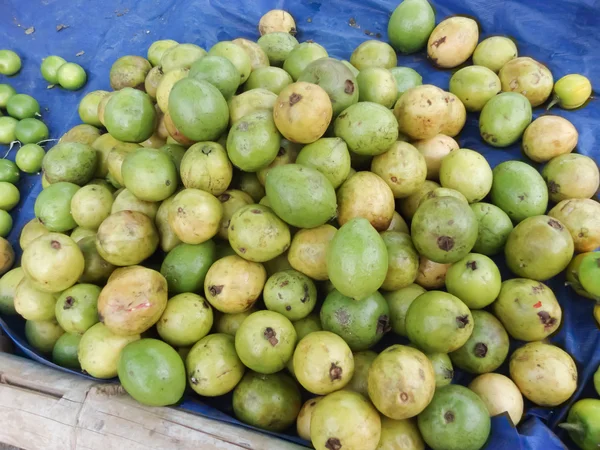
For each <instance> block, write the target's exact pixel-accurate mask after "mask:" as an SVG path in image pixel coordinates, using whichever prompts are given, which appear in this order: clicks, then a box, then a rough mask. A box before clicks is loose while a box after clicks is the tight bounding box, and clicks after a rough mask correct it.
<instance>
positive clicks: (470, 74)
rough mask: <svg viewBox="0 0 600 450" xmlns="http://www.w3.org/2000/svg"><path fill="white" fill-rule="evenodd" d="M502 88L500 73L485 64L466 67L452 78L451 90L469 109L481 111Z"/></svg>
mask: <svg viewBox="0 0 600 450" xmlns="http://www.w3.org/2000/svg"><path fill="white" fill-rule="evenodd" d="M500 90H501V87H500V78H498V75H496V74H495V73H494V72H493V71H491V70H490V69H488V68H487V67H483V66H468V67H464V68H462V69H460V70H459V71H458V72H456V73H455V74H454V75H452V78H450V92H452V93H453V94H454V95H456V96H457V97H458V98H459V99H460V101H461V102H462V103H463V104H464V105H465V108H466V109H467V111H481V109H482V108H483V107H484V106H485V104H486V103H487V102H488V100H489V99H490V98H492V97H493V96H494V95H496V94H498V93H499V92H500Z"/></svg>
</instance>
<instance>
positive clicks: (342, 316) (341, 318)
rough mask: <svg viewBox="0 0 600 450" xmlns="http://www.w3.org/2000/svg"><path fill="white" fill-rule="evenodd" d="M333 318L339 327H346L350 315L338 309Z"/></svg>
mask: <svg viewBox="0 0 600 450" xmlns="http://www.w3.org/2000/svg"><path fill="white" fill-rule="evenodd" d="M335 318H336V320H337V321H338V323H339V324H340V325H348V322H350V314H348V311H346V310H345V309H338V310H337V311H336V312H335Z"/></svg>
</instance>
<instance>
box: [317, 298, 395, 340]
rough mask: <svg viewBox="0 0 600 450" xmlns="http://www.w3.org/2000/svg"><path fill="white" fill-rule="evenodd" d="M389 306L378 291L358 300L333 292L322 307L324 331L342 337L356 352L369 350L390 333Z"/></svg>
mask: <svg viewBox="0 0 600 450" xmlns="http://www.w3.org/2000/svg"><path fill="white" fill-rule="evenodd" d="M389 323H390V321H389V307H388V304H387V302H386V301H385V299H384V298H383V296H382V295H381V294H380V293H379V292H373V293H372V294H371V295H369V296H367V297H365V298H363V299H361V300H360V301H356V300H354V299H353V298H350V297H346V296H345V295H343V294H340V293H339V292H338V291H336V290H334V291H333V292H331V293H330V294H329V295H328V296H327V298H326V299H325V302H324V303H323V306H322V307H321V324H322V325H323V329H324V330H327V331H331V332H333V333H335V334H337V335H338V336H341V337H342V338H343V339H344V341H346V343H347V344H348V345H349V346H350V348H351V349H352V350H353V351H360V350H366V349H368V348H370V347H372V346H373V345H375V344H376V343H377V342H379V341H380V340H381V338H382V337H383V336H384V334H385V333H387V332H388V331H389V330H390V325H389Z"/></svg>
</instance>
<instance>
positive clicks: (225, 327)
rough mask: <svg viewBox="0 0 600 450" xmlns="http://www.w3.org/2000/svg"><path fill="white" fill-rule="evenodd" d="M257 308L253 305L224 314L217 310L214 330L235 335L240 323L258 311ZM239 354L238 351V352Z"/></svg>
mask: <svg viewBox="0 0 600 450" xmlns="http://www.w3.org/2000/svg"><path fill="white" fill-rule="evenodd" d="M256 311H257V309H256V308H255V307H251V308H250V309H248V310H246V311H244V312H241V313H235V314H224V313H221V312H219V311H216V312H215V313H214V314H215V323H214V327H213V328H214V331H216V332H217V333H224V334H228V335H229V336H234V337H235V334H236V333H237V330H238V329H239V328H240V325H241V324H242V322H243V321H244V320H246V317H248V316H249V315H250V314H252V313H253V312H256ZM236 355H237V353H236Z"/></svg>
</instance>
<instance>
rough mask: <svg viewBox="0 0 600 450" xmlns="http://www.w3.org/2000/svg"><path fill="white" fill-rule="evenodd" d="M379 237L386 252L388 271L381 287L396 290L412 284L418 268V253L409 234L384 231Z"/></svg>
mask: <svg viewBox="0 0 600 450" xmlns="http://www.w3.org/2000/svg"><path fill="white" fill-rule="evenodd" d="M381 238H382V239H383V242H384V243H385V246H386V248H387V253H388V271H387V275H386V277H385V280H384V282H383V284H382V285H381V288H382V289H384V290H386V291H397V290H398V289H402V288H404V287H406V286H409V285H410V284H412V283H413V282H414V281H415V279H416V278H417V274H418V270H419V254H418V253H417V251H416V250H415V247H414V246H413V243H412V240H411V238H410V236H409V235H408V234H406V233H400V232H397V231H384V232H382V233H381Z"/></svg>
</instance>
